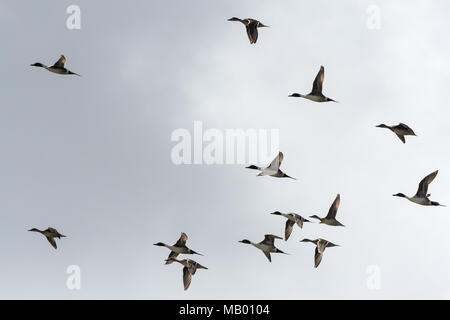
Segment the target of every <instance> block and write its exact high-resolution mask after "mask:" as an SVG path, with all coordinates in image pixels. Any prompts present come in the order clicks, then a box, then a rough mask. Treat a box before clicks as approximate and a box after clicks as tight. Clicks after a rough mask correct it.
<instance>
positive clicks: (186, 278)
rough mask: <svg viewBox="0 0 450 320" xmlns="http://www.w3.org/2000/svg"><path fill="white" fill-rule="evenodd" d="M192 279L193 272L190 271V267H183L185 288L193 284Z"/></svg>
mask: <svg viewBox="0 0 450 320" xmlns="http://www.w3.org/2000/svg"><path fill="white" fill-rule="evenodd" d="M191 280H192V274H191V273H190V272H189V268H188V267H184V268H183V285H184V290H187V289H188V288H189V286H190V285H191Z"/></svg>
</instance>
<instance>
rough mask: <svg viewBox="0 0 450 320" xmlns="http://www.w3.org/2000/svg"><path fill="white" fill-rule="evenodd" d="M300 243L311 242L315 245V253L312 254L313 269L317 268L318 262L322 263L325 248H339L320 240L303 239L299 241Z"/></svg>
mask: <svg viewBox="0 0 450 320" xmlns="http://www.w3.org/2000/svg"><path fill="white" fill-rule="evenodd" d="M300 242H312V243H314V244H315V245H316V251H315V253H314V268H317V267H318V266H319V264H320V262H321V261H322V257H323V253H324V251H325V249H326V248H330V247H339V245H337V244H334V243H332V242H330V241H328V240H325V239H322V238H319V239H315V240H310V239H303V240H300Z"/></svg>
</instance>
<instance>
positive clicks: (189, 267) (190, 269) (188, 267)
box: [167, 258, 208, 290]
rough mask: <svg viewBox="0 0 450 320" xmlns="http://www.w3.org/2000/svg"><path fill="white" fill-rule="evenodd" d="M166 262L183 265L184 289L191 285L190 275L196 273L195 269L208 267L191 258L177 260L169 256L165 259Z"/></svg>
mask: <svg viewBox="0 0 450 320" xmlns="http://www.w3.org/2000/svg"><path fill="white" fill-rule="evenodd" d="M167 262H170V263H172V262H178V263H180V264H181V265H183V266H184V268H183V286H184V290H187V289H189V286H190V285H191V281H192V276H193V275H194V274H195V273H196V271H197V269H208V268H207V267H205V266H202V265H201V264H200V263H198V262H197V261H194V260H191V259H183V260H177V259H176V258H169V259H167Z"/></svg>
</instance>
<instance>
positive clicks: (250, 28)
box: [246, 22, 258, 43]
mask: <svg viewBox="0 0 450 320" xmlns="http://www.w3.org/2000/svg"><path fill="white" fill-rule="evenodd" d="M246 28H247V35H248V40H250V43H256V41H257V40H258V28H257V27H256V23H254V22H250V23H249V24H247V26H246Z"/></svg>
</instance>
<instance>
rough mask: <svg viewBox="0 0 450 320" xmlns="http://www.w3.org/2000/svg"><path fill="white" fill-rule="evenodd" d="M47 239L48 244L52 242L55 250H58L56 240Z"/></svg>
mask: <svg viewBox="0 0 450 320" xmlns="http://www.w3.org/2000/svg"><path fill="white" fill-rule="evenodd" d="M46 238H47V240H48V242H50V244H51V245H52V246H53V248H55V249H57V246H56V241H55V239H54V238H52V237H47V236H46Z"/></svg>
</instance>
